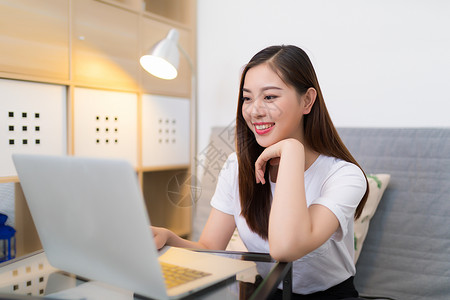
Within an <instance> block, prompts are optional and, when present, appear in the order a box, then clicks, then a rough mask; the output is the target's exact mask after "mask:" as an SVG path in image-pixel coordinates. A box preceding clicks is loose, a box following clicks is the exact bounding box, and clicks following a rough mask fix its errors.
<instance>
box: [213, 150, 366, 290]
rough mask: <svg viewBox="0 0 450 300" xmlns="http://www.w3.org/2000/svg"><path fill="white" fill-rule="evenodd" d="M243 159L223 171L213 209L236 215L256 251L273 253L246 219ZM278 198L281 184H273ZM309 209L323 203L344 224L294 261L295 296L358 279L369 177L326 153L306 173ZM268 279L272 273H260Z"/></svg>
mask: <svg viewBox="0 0 450 300" xmlns="http://www.w3.org/2000/svg"><path fill="white" fill-rule="evenodd" d="M238 172H239V168H238V161H237V155H236V153H232V154H231V155H230V156H229V157H228V159H227V161H226V163H225V165H224V167H223V168H222V170H221V172H220V174H219V179H218V183H217V187H216V191H215V193H214V196H213V197H212V199H211V205H212V206H213V207H214V208H215V209H217V210H220V211H222V212H224V213H226V214H230V215H233V216H234V219H235V222H236V227H237V229H238V232H239V235H240V237H241V239H242V241H243V242H244V244H245V246H246V247H247V249H248V251H251V252H265V253H269V244H268V242H267V241H266V240H264V239H262V238H261V237H260V236H259V235H257V234H256V233H254V232H253V231H251V230H250V228H249V227H248V226H247V222H246V221H245V219H244V218H243V217H242V216H241V215H240V214H241V204H240V197H239V180H238ZM270 184H271V188H272V195H273V193H274V191H275V185H276V184H275V183H273V182H271V183H270ZM305 188H306V190H305V191H306V202H307V206H310V205H311V204H321V205H324V206H326V207H327V208H329V209H330V210H331V211H332V212H333V213H334V214H335V215H336V217H337V218H338V220H339V224H340V226H339V229H338V230H337V231H336V232H335V233H334V234H333V235H332V237H331V238H330V239H329V240H327V241H326V242H325V243H324V244H323V245H322V246H320V247H319V248H317V249H316V250H314V251H313V252H310V253H309V254H307V255H305V256H304V257H302V258H300V259H298V260H296V261H295V262H294V263H293V292H294V293H299V294H310V293H314V292H317V291H323V290H326V289H328V288H330V287H332V286H334V285H336V284H338V283H341V282H342V281H344V280H346V279H347V278H349V277H350V276H353V275H355V273H356V269H355V265H354V263H353V256H354V236H353V219H354V214H355V210H356V207H357V206H358V204H359V202H360V200H361V198H362V196H363V195H364V193H365V191H366V179H365V176H364V173H363V172H362V171H361V169H360V168H358V167H357V166H356V165H354V164H351V163H348V162H346V161H343V160H341V159H337V158H334V157H329V156H325V155H320V156H319V157H318V158H317V159H316V161H315V162H314V163H313V164H312V165H311V166H310V167H309V168H308V169H307V170H306V171H305ZM259 271H260V272H262V273H263V274H262V275H265V272H267V271H268V270H262V269H261V270H259Z"/></svg>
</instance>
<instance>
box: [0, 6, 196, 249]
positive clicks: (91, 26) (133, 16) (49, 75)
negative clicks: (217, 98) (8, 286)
mask: <svg viewBox="0 0 450 300" xmlns="http://www.w3.org/2000/svg"><path fill="white" fill-rule="evenodd" d="M144 4H145V5H144ZM151 7H156V9H155V10H154V11H151V10H149V9H151ZM0 19H2V22H6V23H8V24H9V25H8V26H7V27H6V26H5V27H3V26H0V27H3V29H2V28H0V48H1V49H2V51H3V50H5V52H4V53H7V55H6V56H4V57H3V59H0V78H3V79H13V80H21V81H31V82H39V83H47V84H56V85H62V86H65V87H66V88H67V116H66V117H67V154H69V155H73V154H75V153H74V152H75V151H74V103H75V101H76V99H74V91H75V89H76V88H79V87H82V88H93V89H98V90H107V91H116V92H130V93H134V94H136V95H137V99H138V114H137V117H136V122H137V123H138V126H137V128H138V129H137V130H138V132H137V134H138V145H137V151H138V153H137V157H138V165H137V167H136V172H137V174H138V178H139V182H140V184H141V188H142V190H143V194H144V196H145V198H146V202H147V205H148V206H151V207H152V211H154V212H149V214H150V218H151V219H152V220H153V219H154V220H156V222H152V223H154V225H156V226H164V227H168V228H170V229H172V230H174V231H175V232H176V233H177V234H179V235H182V236H189V235H190V233H191V228H192V225H191V221H192V220H191V218H192V215H191V208H190V207H178V208H177V207H176V206H174V205H172V204H171V203H169V202H167V201H161V198H163V197H164V191H162V190H161V180H164V178H165V179H167V178H170V177H171V176H175V175H176V174H177V173H179V172H180V171H182V172H188V173H191V172H192V173H194V172H195V168H191V166H192V165H193V163H192V162H191V163H190V164H189V165H170V166H161V167H146V166H143V165H142V138H143V137H142V119H141V116H140V113H139V112H140V111H141V108H142V98H143V95H144V94H155V95H163V96H172V97H182V98H188V99H190V101H191V109H192V108H195V107H196V103H195V101H196V99H192V98H191V96H192V84H193V82H192V78H193V77H192V73H191V72H192V71H193V70H191V69H190V68H189V65H188V62H187V61H186V58H185V57H184V56H183V55H180V73H179V77H178V78H177V79H175V80H173V81H170V82H168V81H164V80H162V79H156V78H153V77H151V75H149V74H148V73H146V72H145V71H144V70H143V69H142V68H141V67H140V66H139V57H140V56H141V55H142V54H143V53H145V52H146V51H148V49H149V48H150V46H151V45H152V44H154V43H155V42H156V41H157V40H159V39H162V38H164V37H165V36H166V34H167V32H168V31H169V30H170V29H171V28H176V29H177V30H178V31H179V32H180V44H181V46H182V47H183V49H184V50H185V51H186V52H187V54H188V55H189V56H190V58H191V60H192V62H193V63H194V64H195V62H196V0H41V1H39V2H35V1H33V0H0ZM42 24H44V25H42ZM41 25H42V26H41ZM11 28H14V30H13V31H12V33H11ZM30 28H31V29H32V30H30ZM11 35H13V36H11ZM11 40H12V41H14V42H13V43H10V41H11ZM30 43H34V44H36V46H37V47H32V48H31V49H30V48H28V47H26V45H27V44H28V45H29V44H30ZM130 44H131V45H130ZM45 50H47V51H45ZM24 58H25V60H24ZM90 67H97V68H98V69H92V70H91V69H89V68H90ZM195 117H196V116H195V110H194V111H193V112H191V118H194V119H193V120H191V126H192V124H194V126H195ZM195 139H196V137H195V129H193V130H191V137H190V142H191V143H194V144H195ZM189 150H191V149H188V151H189ZM193 155H194V154H193V153H191V155H190V157H191V159H192V160H193ZM149 178H152V179H153V180H149ZM162 178H163V179H162ZM8 182H13V183H14V185H15V202H16V208H15V212H16V229H17V236H16V238H17V248H18V249H17V254H18V256H20V255H24V254H27V253H30V252H32V251H35V250H37V249H39V248H40V242H39V239H36V236H37V234H36V231H35V229H34V224H33V223H32V219H31V216H30V215H29V211H28V208H27V205H26V201H25V197H24V196H23V192H22V189H21V187H20V182H19V179H18V178H17V177H16V176H12V177H0V183H8ZM150 191H157V192H156V193H153V194H155V195H158V196H157V198H158V197H159V198H160V199H155V197H150V196H149V195H150V194H151V193H150ZM187 192H189V191H187ZM161 212H165V213H166V214H167V216H168V218H167V219H161V218H159V217H158V216H159V215H161ZM152 214H154V216H152ZM174 216H176V217H174ZM180 220H182V222H180Z"/></svg>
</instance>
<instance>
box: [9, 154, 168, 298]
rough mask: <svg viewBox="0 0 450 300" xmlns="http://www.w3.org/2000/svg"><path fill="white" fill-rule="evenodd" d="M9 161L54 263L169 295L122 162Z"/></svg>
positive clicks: (18, 157) (131, 174)
mask: <svg viewBox="0 0 450 300" xmlns="http://www.w3.org/2000/svg"><path fill="white" fill-rule="evenodd" d="M13 160H14V163H15V166H16V169H17V173H18V175H19V179H20V182H21V184H22V188H23V191H24V194H25V197H26V199H27V203H28V206H29V208H30V211H31V214H32V216H33V220H34V223H35V225H36V228H37V231H38V234H39V237H40V239H41V242H42V245H43V247H44V250H45V252H46V255H47V258H48V260H49V262H50V263H51V264H52V265H53V266H54V267H56V268H59V269H61V270H64V271H67V272H71V273H75V274H78V275H80V276H85V277H87V278H90V279H93V280H101V281H104V282H107V283H110V284H113V285H116V286H119V287H122V288H125V289H128V290H131V291H134V292H136V293H139V294H142V295H147V296H151V297H155V298H167V293H166V289H165V285H164V282H163V277H162V274H161V271H160V266H159V263H158V253H157V250H156V248H155V245H154V242H153V235H152V232H151V229H150V227H149V226H150V221H149V218H148V215H147V210H146V208H145V203H144V199H143V197H142V193H141V191H140V188H139V184H138V181H137V175H136V172H135V170H134V169H133V168H132V166H131V165H130V164H129V163H128V162H127V161H124V160H111V159H98V158H96V159H93V158H82V157H69V156H62V157H61V156H59V157H55V156H42V155H23V154H15V155H13ZM124 199H126V201H124ZM124 224H126V226H124Z"/></svg>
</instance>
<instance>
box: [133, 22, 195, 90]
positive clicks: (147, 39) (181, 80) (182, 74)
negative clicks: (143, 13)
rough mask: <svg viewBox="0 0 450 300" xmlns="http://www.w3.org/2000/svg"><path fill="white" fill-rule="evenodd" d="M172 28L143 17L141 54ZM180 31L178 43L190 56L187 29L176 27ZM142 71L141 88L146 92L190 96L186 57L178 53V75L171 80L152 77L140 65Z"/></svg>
mask: <svg viewBox="0 0 450 300" xmlns="http://www.w3.org/2000/svg"><path fill="white" fill-rule="evenodd" d="M171 28H173V27H172V26H170V25H167V24H164V23H161V22H157V21H154V20H152V19H149V18H143V24H142V49H141V54H144V53H147V52H148V51H149V50H150V49H151V48H152V46H153V45H154V44H155V43H157V42H158V41H160V40H161V39H163V38H165V37H166V35H167V33H168V32H169V30H170V29H171ZM177 30H178V31H179V33H180V40H179V43H180V45H181V46H182V47H183V49H184V50H185V51H186V52H187V53H188V54H189V56H190V57H191V58H193V56H192V51H191V49H192V48H191V42H192V39H191V38H190V33H189V31H187V30H184V29H180V28H177ZM140 72H141V73H142V83H143V89H144V91H145V92H146V93H151V94H164V95H174V96H180V97H186V98H190V96H191V95H190V91H191V74H192V71H191V68H190V66H189V62H188V60H187V59H186V57H185V56H184V55H183V54H182V53H180V65H179V68H178V76H177V78H175V79H173V80H165V79H159V78H156V77H154V76H153V75H151V74H149V73H147V72H146V71H145V70H144V69H143V68H142V67H140Z"/></svg>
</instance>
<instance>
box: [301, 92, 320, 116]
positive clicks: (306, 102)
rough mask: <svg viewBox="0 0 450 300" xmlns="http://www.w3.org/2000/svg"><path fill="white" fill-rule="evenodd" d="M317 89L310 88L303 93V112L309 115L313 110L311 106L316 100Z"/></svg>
mask: <svg viewBox="0 0 450 300" xmlns="http://www.w3.org/2000/svg"><path fill="white" fill-rule="evenodd" d="M316 97H317V91H316V89H315V88H312V87H311V88H309V89H308V90H307V91H306V93H305V94H304V95H303V114H304V115H307V114H309V113H310V112H311V108H312V106H313V105H314V102H315V101H316Z"/></svg>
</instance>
